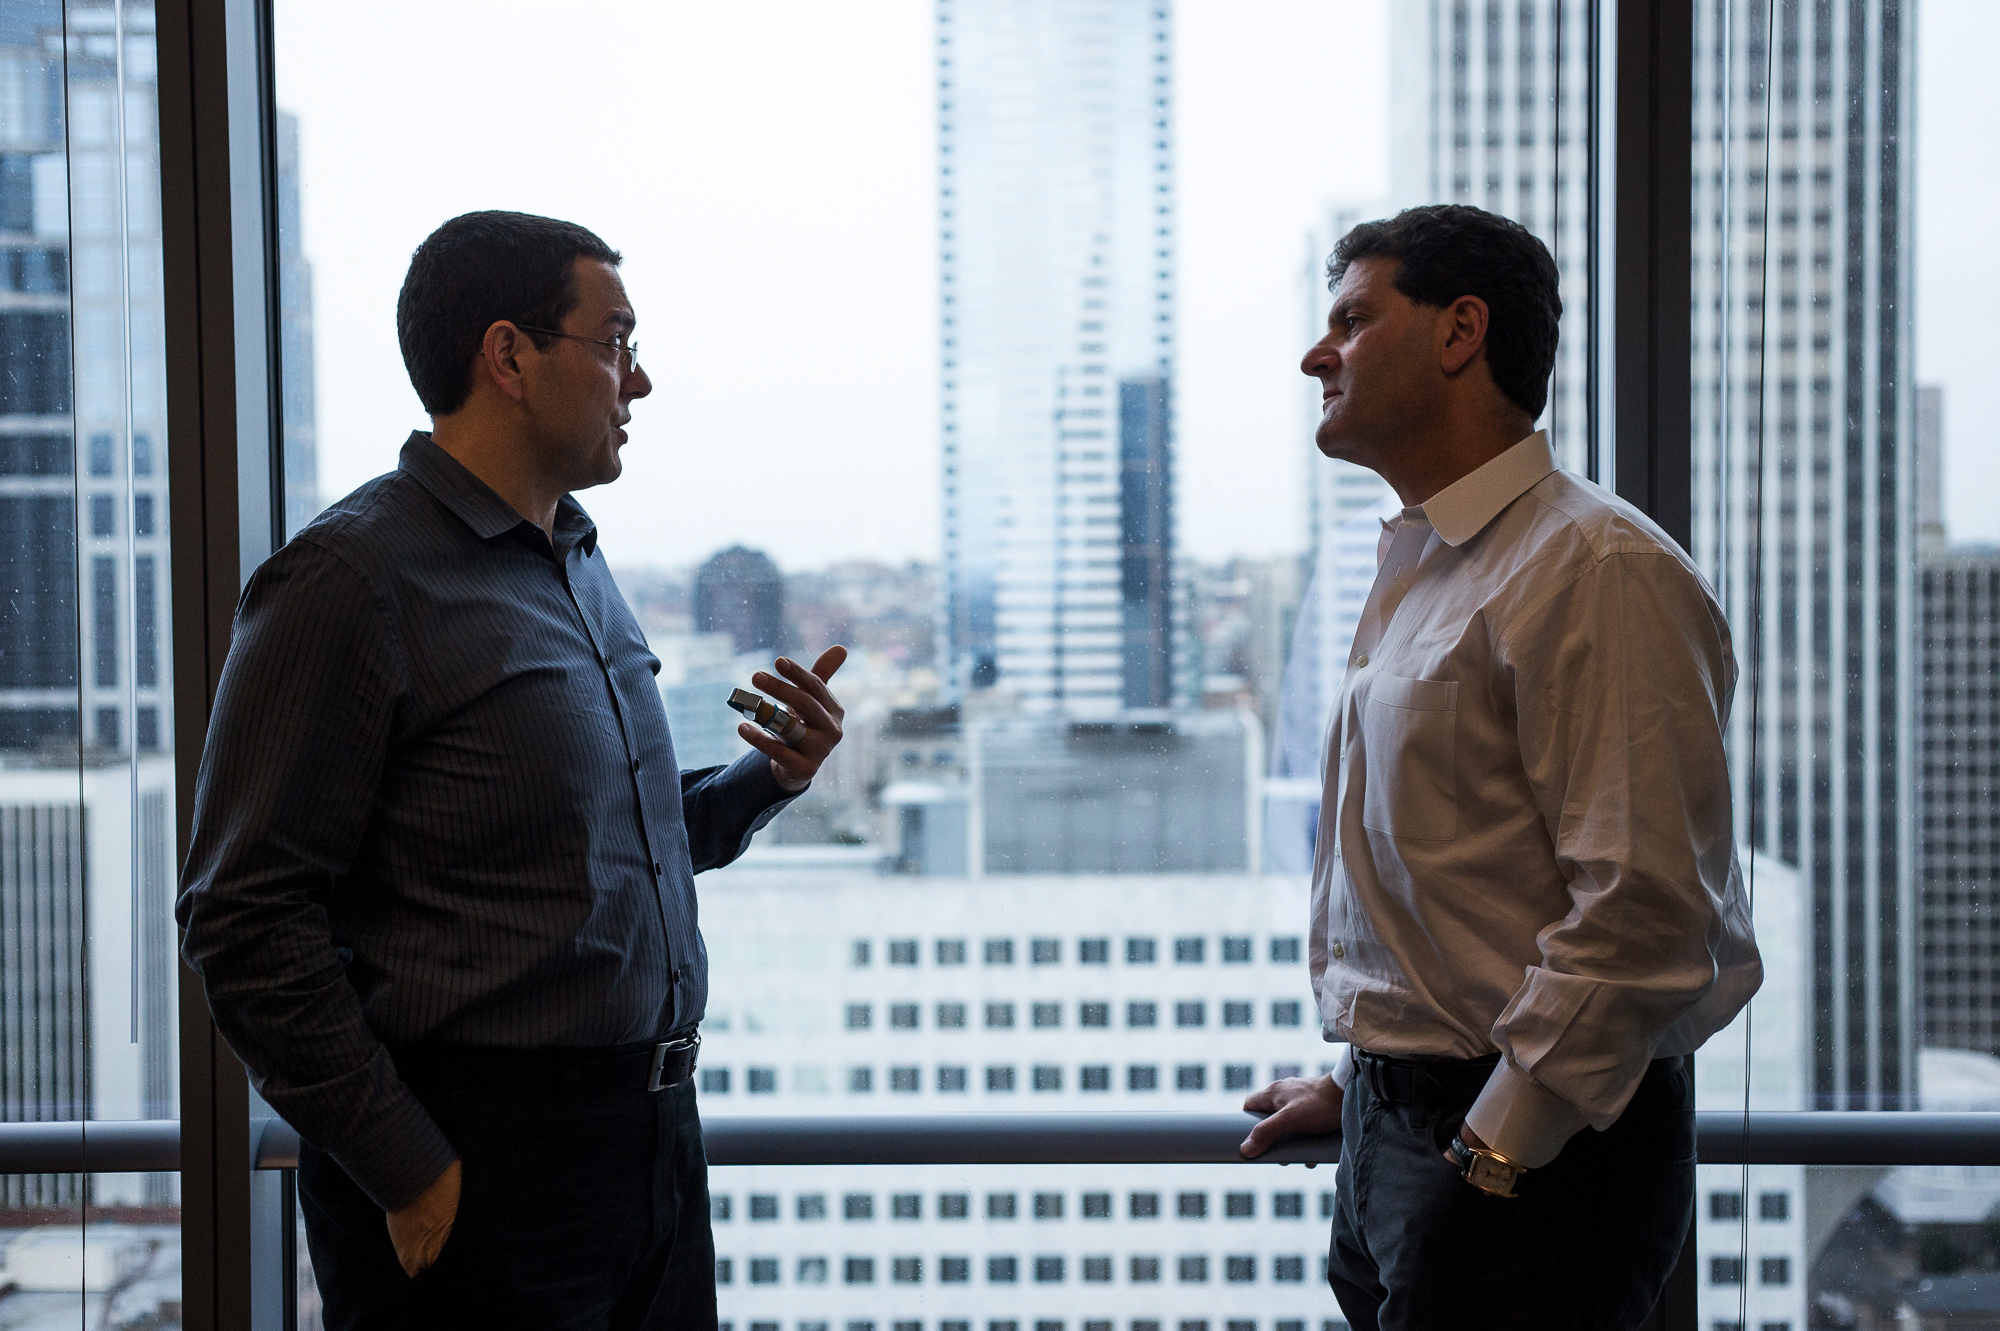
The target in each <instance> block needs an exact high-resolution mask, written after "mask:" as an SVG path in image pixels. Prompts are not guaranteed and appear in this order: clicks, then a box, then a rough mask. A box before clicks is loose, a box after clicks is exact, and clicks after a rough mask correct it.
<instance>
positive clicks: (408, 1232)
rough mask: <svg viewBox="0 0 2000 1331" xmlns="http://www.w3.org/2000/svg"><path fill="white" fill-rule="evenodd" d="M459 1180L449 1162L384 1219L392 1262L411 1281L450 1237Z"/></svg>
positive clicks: (459, 1172)
mask: <svg viewBox="0 0 2000 1331" xmlns="http://www.w3.org/2000/svg"><path fill="white" fill-rule="evenodd" d="M462 1177H463V1171H462V1170H461V1169H460V1168H459V1163H458V1161H456V1160H454V1161H452V1162H451V1163H450V1164H449V1165H446V1166H445V1171H444V1173H442V1174H440V1175H438V1176H437V1179H436V1181H435V1182H433V1183H432V1184H431V1185H430V1186H429V1187H428V1188H425V1189H424V1190H423V1191H422V1192H420V1193H418V1194H417V1195H416V1198H415V1199H414V1200H413V1201H410V1202H408V1203H406V1204H404V1205H403V1206H402V1207H401V1208H400V1209H398V1210H394V1211H391V1212H389V1214H388V1216H387V1219H388V1221H389V1242H390V1243H391V1244H393V1245H395V1249H396V1260H397V1261H398V1262H401V1263H402V1265H403V1274H404V1275H406V1276H409V1277H410V1278H411V1279H412V1280H414V1279H416V1278H417V1277H418V1276H420V1275H422V1274H423V1273H424V1272H425V1271H427V1270H429V1269H430V1267H431V1264H432V1263H434V1262H436V1261H437V1259H438V1254H439V1253H441V1252H443V1251H444V1241H445V1240H446V1239H448V1238H450V1237H451V1227H452V1225H453V1223H455V1222H456V1221H457V1219H458V1189H459V1182H460V1180H461V1178H462Z"/></svg>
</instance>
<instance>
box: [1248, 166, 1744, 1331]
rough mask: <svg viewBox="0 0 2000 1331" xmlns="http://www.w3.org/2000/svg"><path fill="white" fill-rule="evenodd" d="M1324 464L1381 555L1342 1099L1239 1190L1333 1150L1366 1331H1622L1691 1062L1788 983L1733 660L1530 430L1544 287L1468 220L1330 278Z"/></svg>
mask: <svg viewBox="0 0 2000 1331" xmlns="http://www.w3.org/2000/svg"><path fill="white" fill-rule="evenodd" d="M1328 276H1329V279H1330V285H1331V287H1332V289H1333V292H1334V305H1333V310H1332V313H1331V315H1330V316H1329V318H1328V321H1327V334H1326V336H1325V337H1324V338H1322V339H1321V340H1320V341H1319V342H1318V343H1317V344H1316V345H1315V346H1314V347H1313V348H1312V350H1311V351H1309V352H1307V353H1306V357H1305V361H1304V363H1303V365H1302V367H1301V368H1303V370H1304V371H1305V373H1307V374H1309V375H1312V376H1313V377H1315V378H1317V379H1318V380H1319V381H1320V383H1321V384H1322V386H1323V390H1324V394H1323V397H1324V402H1325V414H1324V417H1323V418H1322V420H1321V422H1320V426H1319V430H1318V443H1319V448H1320V451H1321V452H1323V453H1325V454H1327V455H1328V456H1329V457H1335V458H1342V459H1345V460H1347V461H1350V462H1355V463H1359V464H1360V465H1362V466H1365V467H1368V468H1370V469H1372V470H1374V471H1376V472H1377V473H1379V474H1380V475H1381V476H1382V477H1383V479H1384V480H1386V481H1388V482H1389V484H1390V485H1391V487H1393V488H1394V489H1395V491H1396V493H1397V495H1398V497H1399V498H1400V499H1401V500H1402V502H1403V505H1404V507H1403V510H1402V513H1401V515H1400V516H1398V517H1396V518H1394V519H1391V520H1390V521H1388V522H1385V523H1384V524H1383V533H1382V543H1381V553H1380V564H1379V567H1378V570H1377V573H1376V579H1375V584H1374V587H1373V588H1372V589H1371V591H1370V592H1369V596H1368V602H1367V605H1366V607H1365V609H1364V610H1363V612H1362V617H1361V622H1360V624H1359V626H1358V627H1357V629H1356V631H1355V636H1354V645H1353V648H1352V652H1351V654H1350V656H1349V658H1348V665H1347V675H1346V681H1345V684H1344V685H1343V687H1342V690H1341V694H1340V698H1339V700H1338V702H1337V703H1336V707H1335V714H1334V718H1333V724H1332V727H1331V731H1330V735H1329V745H1328V751H1327V762H1326V792H1325V795H1324V797H1323V799H1322V803H1321V810H1320V823H1319V840H1318V847H1317V850H1316V853H1315V855H1314V865H1313V898H1312V903H1313V904H1312V911H1313V924H1312V978H1313V990H1314V992H1315V994H1316V995H1317V996H1318V999H1319V1008H1320V1019H1321V1025H1322V1028H1323V1033H1324V1035H1325V1038H1327V1039H1329V1040H1337V1041H1346V1042H1348V1043H1347V1044H1346V1045H1344V1046H1343V1047H1342V1049H1341V1051H1340V1054H1339V1057H1338V1060H1337V1062H1336V1064H1335V1067H1334V1071H1333V1072H1332V1073H1331V1074H1330V1075H1328V1076H1324V1077H1320V1078H1318V1079H1316V1080H1306V1079H1303V1078H1291V1079H1288V1080H1285V1081H1280V1082H1277V1083H1275V1084H1273V1085H1271V1086H1268V1087H1266V1088H1265V1089H1263V1090H1262V1091H1259V1092H1257V1093H1256V1094H1254V1095H1252V1096H1251V1097H1250V1098H1249V1100H1248V1101H1247V1102H1246V1105H1245V1107H1246V1108H1248V1109H1250V1110H1253V1111H1257V1112H1263V1113H1268V1114H1269V1117H1267V1118H1266V1119H1264V1120H1263V1121H1262V1122H1261V1123H1259V1124H1258V1125H1257V1127H1256V1128H1255V1129H1254V1130H1253V1131H1252V1132H1251V1134H1250V1137H1249V1139H1248V1140H1246V1141H1245V1142H1244V1143H1243V1153H1244V1154H1245V1155H1246V1156H1254V1155H1259V1154H1261V1153H1262V1152H1263V1151H1264V1150H1265V1149H1267V1148H1268V1146H1269V1145H1270V1143H1271V1142H1272V1141H1274V1140H1276V1139H1277V1138H1279V1137H1282V1136H1284V1135H1286V1134H1288V1133H1293V1132H1326V1131H1331V1130H1332V1129H1333V1128H1334V1127H1336V1126H1338V1127H1339V1128H1340V1130H1341V1132H1342V1143H1341V1173H1340V1186H1339V1192H1338V1199H1339V1200H1338V1205H1337V1207H1336V1211H1335V1218H1334V1225H1333V1240H1332V1247H1331V1253H1330V1258H1329V1265H1328V1277H1329V1280H1330V1282H1331V1283H1332V1285H1333V1288H1334V1292H1335V1294H1336V1295H1337V1296H1338V1297H1339V1299H1340V1304H1341V1307H1342V1309H1343V1310H1344V1311H1345V1312H1346V1314H1347V1318H1348V1321H1349V1322H1350V1323H1351V1324H1352V1325H1353V1326H1354V1327H1355V1328H1356V1331H1375V1328H1383V1329H1384V1331H1390V1329H1393V1331H1409V1329H1414V1328H1442V1327H1457V1326H1473V1325H1477V1326H1480V1327H1482V1328H1498V1327H1521V1328H1524V1329H1525V1328H1529V1327H1533V1328H1535V1329H1536V1331H1550V1329H1552V1328H1576V1329H1577V1331H1615V1329H1616V1328H1625V1327H1637V1326H1639V1325H1640V1324H1641V1323H1643V1322H1644V1321H1645V1319H1646V1317H1647V1316H1648V1315H1649V1314H1650V1313H1651V1311H1652V1308H1653V1305H1654V1304H1655V1303H1656V1302H1657V1301H1658V1299H1659V1295H1660V1291H1661V1289H1662V1288H1663V1287H1664V1285H1665V1282H1666V1279H1667V1276H1668V1274H1669V1273H1670V1272H1671V1271H1672V1269H1673V1265H1674V1261H1675V1259H1676V1257H1677V1256H1678V1254H1679V1252H1680V1248H1681V1244H1682V1240H1683V1238H1684V1237H1685V1235H1686V1234H1687V1230H1688V1225H1689V1222H1690V1220H1691V1216H1692V1206H1693V1197H1694V1101H1693V1081H1692V1076H1691V1070H1690V1067H1689V1064H1690V1061H1691V1060H1690V1058H1689V1055H1690V1054H1692V1053H1693V1051H1694V1050H1695V1049H1696V1048H1698V1047H1699V1046H1700V1045H1701V1043H1702V1042H1703V1041H1704V1040H1706V1039H1707V1038H1708V1037H1709V1036H1710V1035H1711V1034H1713V1033H1714V1032H1715V1031H1716V1030H1718V1029H1720V1028H1721V1027H1722V1026H1723V1025H1725V1024H1726V1023H1727V1022H1728V1021H1729V1020H1730V1018H1732V1017H1733V1016H1734V1015H1735V1014H1736V1013H1737V1011H1738V1010H1740V1009H1741V1008H1742V1006H1743V1005H1744V1004H1745V1003H1746V1002H1748V1001H1749V999H1750V996H1751V995H1752V994H1753V993H1755V992H1756V989H1757V986H1758V983H1759V982H1760V980H1761V978H1762V969H1761V966H1760V964H1759V962H1758V958H1757V948H1756V944H1755V942H1754V941H1753V939H1752V936H1751V929H1750V913H1749V907H1748V902H1747V899H1746V897H1745V894H1744V891H1743V885H1742V878H1741V875H1740V873H1739V872H1738V869H1737V863H1736V851H1735V837H1734V833H1733V830H1732V827H1731V814H1730V794H1729V778H1728V769H1727V765H1726V762H1725V758H1724V752H1723V730H1724V726H1725V725H1726V723H1727V720H1728V715H1729V704H1730V696H1731V693H1732V691H1733V689H1734V687H1735V683H1736V663H1735V660H1734V657H1733V656H1732V655H1731V652H1730V639H1729V627H1728V625H1727V624H1726V623H1725V622H1724V620H1723V616H1722V610H1721V608H1720V606H1718V605H1717V603H1716V600H1715V596H1714V594H1713V592H1712V591H1711V590H1710V589H1709V586H1708V584H1707V582H1706V581H1704V580H1703V578H1702V576H1701V574H1700V572H1699V571H1698V570H1697V569H1696V568H1695V566H1694V564H1693V561H1692V560H1690V559H1689V558H1688V556H1687V554H1686V552H1684V551H1683V550H1682V549H1681V548H1680V547H1679V546H1678V545H1676V544H1675V543H1674V541H1673V539H1672V538H1671V537H1669V536H1668V535H1667V534H1666V533H1665V532H1663V531H1661V530H1660V528H1659V527H1657V526H1656V525H1654V524H1653V522H1652V521H1651V520H1649V519H1648V518H1646V517H1645V516H1644V515H1643V514H1641V513H1640V512H1638V511H1637V510H1636V509H1634V508H1633V507H1632V506H1631V505H1629V504H1627V503H1625V502H1624V501H1623V500H1621V499H1619V498H1618V497H1617V496H1615V495H1613V494H1611V493H1610V492H1609V491H1606V490H1604V489H1602V488H1601V487H1599V486H1596V485H1593V484H1592V483H1590V482H1589V481H1587V480H1584V479H1583V478H1581V477H1579V476H1575V475H1572V474H1570V473H1568V472H1565V471H1562V470H1560V469H1559V468H1558V467H1557V465H1556V461H1555V456H1554V454H1553V452H1552V451H1551V450H1550V447H1549V443H1548V439H1547V437H1546V435H1544V434H1540V433H1536V432H1535V431H1534V421H1535V419H1536V417H1538V416H1539V415H1541V412H1542V408H1543V406H1544V405H1545V403H1546V401H1547V396H1548V381H1549V375H1550V372H1551V370H1552V369H1553V367H1554V364H1555V353H1556V336H1557V323H1558V320H1559V318H1560V315H1561V312H1562V303H1561V299H1560V297H1559V295H1558V292H1557V274H1556V267H1555V264H1554V262H1553V261H1552V260H1551V259H1550V258H1549V254H1548V251H1547V250H1546V249H1545V248H1544V247H1543V246H1542V244H1541V242H1540V241H1538V240H1536V239H1535V238H1534V236H1532V235H1531V234H1529V232H1528V231H1527V230H1526V229H1525V228H1523V227H1521V226H1520V225H1518V224H1517V223H1514V222H1511V221H1508V220H1507V219H1505V218H1501V217H1496V216H1494V215H1492V214H1490V213H1486V212H1482V211H1480V210H1479V209H1476V208H1467V207H1461V206H1453V205H1441V206H1435V207H1427V208H1414V209H1410V210H1409V211H1407V212H1403V213H1400V214H1398V215H1397V216H1396V217H1394V218H1391V219H1389V220H1387V221H1382V222H1370V223H1366V224H1364V225H1362V226H1359V227H1356V228H1355V229H1354V230H1353V231H1352V232H1350V233H1349V234H1348V235H1347V236H1346V237H1345V238H1344V239H1343V240H1342V241H1341V242H1340V245H1339V246H1338V248H1337V249H1336V250H1335V252H1334V255H1333V258H1332V260H1331V261H1330V262H1329V263H1328Z"/></svg>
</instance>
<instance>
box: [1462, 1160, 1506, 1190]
mask: <svg viewBox="0 0 2000 1331" xmlns="http://www.w3.org/2000/svg"><path fill="white" fill-rule="evenodd" d="M1514 1178H1515V1171H1514V1170H1513V1169H1512V1168H1510V1167H1509V1166H1507V1165H1503V1164H1501V1163H1500V1162H1499V1161H1498V1160H1495V1159H1493V1158H1492V1157H1491V1156H1485V1155H1478V1154H1475V1155H1474V1156H1473V1157H1472V1168H1470V1169H1468V1170H1466V1171H1465V1181H1466V1182H1468V1183H1470V1184H1471V1185H1472V1186H1473V1187H1475V1188H1478V1189H1480V1190H1481V1191H1483V1192H1490V1193H1492V1194H1493V1195H1494V1196H1496V1197H1512V1196H1513V1195H1514Z"/></svg>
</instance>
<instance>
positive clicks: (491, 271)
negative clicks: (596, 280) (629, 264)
mask: <svg viewBox="0 0 2000 1331" xmlns="http://www.w3.org/2000/svg"><path fill="white" fill-rule="evenodd" d="M578 259H596V260H598V261H599V262H602V263H608V264H612V265H616V264H618V263H619V262H620V261H621V259H622V256H621V255H620V254H619V253H618V251H617V250H614V249H612V248H611V247H610V246H609V245H606V244H605V243H604V242H603V241H602V240H599V239H598V238H597V235H596V234H595V233H594V232H592V231H589V230H587V229H585V228H584V227H580V226H578V225H577V224H576V223H574V222H559V221H557V220H556V219H555V218H553V217H536V216H534V215H533V214H532V213H507V212H481V213H466V214H465V215H463V216H461V217H454V218H452V219H451V220H450V221H449V222H446V223H445V224H444V225H443V226H441V227H439V228H438V229H437V230H435V231H433V232H431V233H430V235H428V236H426V237H425V238H424V243H423V244H421V245H419V246H417V251H416V253H415V254H412V255H411V256H410V271H409V272H408V273H407V274H406V275H405V276H404V278H403V291H402V294H401V295H399V296H398V297H397V298H396V339H397V341H398V342H400V343H401V344H402V347H403V364H404V366H406V367H407V368H408V369H409V371H410V383H411V385H412V386H413V387H414V388H415V389H416V390H417V399H418V400H419V401H420V402H422V403H423V404H424V410H425V411H427V412H429V413H430V414H431V415H433V416H446V415H449V414H451V413H452V412H454V411H457V410H458V409H459V408H460V407H462V406H464V405H465V399H466V398H468V397H470V396H471V395H472V362H473V361H474V360H475V359H476V358H477V357H478V355H479V347H480V344H481V343H482V342H483V341H484V340H485V338H486V330H487V329H488V328H491V327H492V326H493V325H494V324H495V323H498V322H499V321H500V320H502V319H508V320H511V321H513V322H514V323H517V324H527V325H533V326H535V327H538V328H556V327H559V326H560V325H561V324H562V321H563V320H564V319H565V318H567V317H568V316H569V313H570V311H572V310H574V309H575V308H576V302H577V300H578V295H577V289H576V261H577V260H578ZM528 336H529V338H530V339H532V340H533V341H534V344H535V345H536V346H537V347H546V346H547V345H548V343H549V339H548V338H547V336H546V335H544V334H540V333H529V334H528Z"/></svg>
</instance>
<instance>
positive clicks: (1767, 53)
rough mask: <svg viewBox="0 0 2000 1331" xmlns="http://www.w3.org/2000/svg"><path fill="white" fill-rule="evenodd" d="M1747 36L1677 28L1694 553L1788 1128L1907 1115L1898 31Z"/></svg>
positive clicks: (1703, 16) (1903, 116) (1907, 455)
mask: <svg viewBox="0 0 2000 1331" xmlns="http://www.w3.org/2000/svg"><path fill="white" fill-rule="evenodd" d="M1765 12H1766V11H1765V8H1764V7H1762V6H1757V5H1737V6H1731V5H1727V4H1725V3H1720V2H1719V0H1711V2H1710V3H1705V4H1703V5H1701V6H1699V7H1698V9H1697V25H1696V33H1695V52H1696V58H1695V98H1694V127H1695V132H1694V161H1693V181H1694V208H1693V212H1694V216H1695V218H1696V219H1697V224H1696V226H1695V228H1694V246H1695V250H1694V302H1693V317H1694V364H1693V425H1694V445H1693V452H1694V495H1693V498H1694V530H1693V537H1694V539H1693V541H1692V543H1691V544H1692V553H1693V554H1694V556H1695V558H1696V559H1697V560H1698V561H1699V562H1700V564H1701V565H1702V567H1703V569H1705V570H1706V571H1707V572H1708V575H1709V577H1710V579H1711V580H1712V581H1713V582H1714V583H1715V585H1716V589H1717V590H1718V591H1719V592H1720V593H1721V595H1722V597H1723V605H1724V608H1725V609H1726V611H1727V612H1728V614H1729V618H1730V623H1731V625H1732V626H1733V627H1734V628H1735V630H1736V633H1737V639H1738V641H1737V657H1738V660H1739V661H1741V662H1742V663H1744V674H1743V678H1742V680H1741V682H1740V683H1739V685H1738V688H1737V706H1736V710H1735V713H1734V716H1733V717H1732V733H1731V742H1732V746H1733V751H1734V759H1735V760H1734V762H1733V764H1732V768H1733V773H1734V780H1735V783H1736V813H1737V836H1738V839H1739V840H1741V841H1743V842H1745V843H1748V844H1750V845H1753V846H1755V847H1756V848H1757V849H1758V850H1759V851H1761V852H1763V853H1764V854H1766V855H1769V856H1770V857H1771V858H1773V859H1774V860H1777V861H1779V862H1781V863H1783V864H1787V865H1790V866H1793V867H1794V868H1796V869H1797V871H1798V874H1799V878H1800V884H1801V891H1802V892H1803V893H1804V896H1805V900H1806V902H1807V909H1806V915H1805V919H1804V922H1803V927H1804V928H1805V929H1806V931H1807V946H1808V947H1809V948H1810V958H1809V964H1808V965H1807V966H1806V967H1805V969H1804V971H1803V972H1802V973H1803V974H1805V975H1809V976H1810V977H1811V979H1810V983H1811V984H1812V986H1813V992H1812V994H1811V995H1810V1001H1809V1002H1808V1003H1807V1008H1806V1010H1807V1027H1806V1029H1805V1031H1804V1033H1803V1036H1802V1038H1803V1039H1804V1040H1805V1041H1806V1043H1807V1046H1808V1048H1809V1049H1810V1059H1809V1067H1810V1080H1809V1084H1808V1085H1805V1086H1801V1087H1800V1093H1801V1097H1802V1100H1801V1103H1800V1104H1799V1106H1798V1107H1799V1108H1818V1109H1912V1108H1915V1107H1916V1099H1915V1097H1916V1092H1917V1086H1916V1015H1917V1002H1916V998H1915V988H1914V985H1915V976H1914V973H1913V968H1912V956H1913V948H1914V944H1915V937H1914V934H1915V926H1916V916H1915V913H1914V883H1915V876H1916V875H1915V854H1916V847H1915V844H1914V816H1915V812H1916V799H1915V785H1914V783H1915V762H1914V746H1915V743H1916V727H1915V724H1914V712H1913V710H1912V707H1913V704H1912V698H1913V693H1912V690H1913V688H1914V687H1915V683H1916V676H1915V669H1916V666H1917V660H1916V654H1915V645H1914V629H1913V624H1914V615H1915V608H1916V587H1915V582H1914V577H1913V573H1914V568H1915V564H1916V532H1915V525H1916V522H1915V519H1916V511H1915V499H1914V494H1915V484H1914V476H1915V465H1914V457H1915V451H1916V448H1915V401H1916V386H1915V379H1914V375H1913V364H1914V362H1913V351H1912V346H1911V336H1910V329H1911V316H1912V312H1913V298H1912V289H1911V279H1912V273H1913V269H1914V264H1913V262H1912V255H1911V251H1910V240H1911V236H1912V234H1913V219H1912V204H1913V201H1914V197H1915V190H1914V187H1913V184H1914V170H1915V153H1914V152H1913V151H1912V148H1913V133H1912V131H1913V127H1914V122H1913V117H1912V114H1911V98H1912V93H1913V88H1912V74H1911V61H1912V58H1913V49H1914V31H1913V30H1914V26H1915V25H1914V18H1913V15H1912V14H1911V12H1910V7H1909V6H1907V5H1904V4H1899V3H1897V2H1896V0H1867V2H1866V3H1856V4H1853V5H1837V6H1829V5H1813V4H1805V3H1798V2H1796V0H1793V2H1788V3H1781V4H1778V5H1777V6H1775V19H1776V25H1777V26H1776V31H1775V32H1771V31H1767V30H1766V28H1765ZM1732 24H1733V30H1732V26H1731V25H1732ZM1753 634H1755V635H1757V636H1756V637H1755V638H1753ZM1753 726H1754V727H1755V728H1756V730H1755V733H1754V734H1753V733H1752V727H1753Z"/></svg>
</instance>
